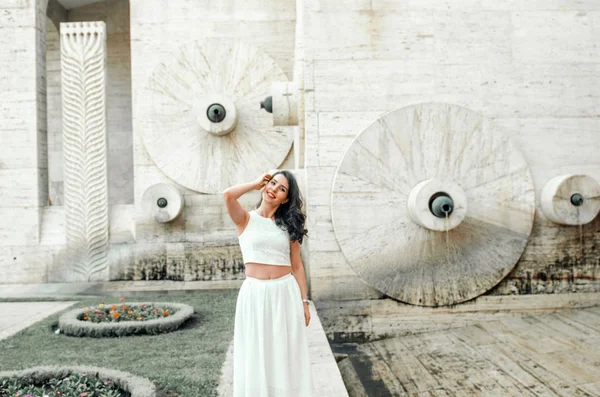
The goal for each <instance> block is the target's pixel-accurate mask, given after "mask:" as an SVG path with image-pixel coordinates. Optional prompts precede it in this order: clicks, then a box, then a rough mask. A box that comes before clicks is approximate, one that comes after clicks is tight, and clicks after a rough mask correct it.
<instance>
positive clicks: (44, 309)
mask: <svg viewBox="0 0 600 397" xmlns="http://www.w3.org/2000/svg"><path fill="white" fill-rule="evenodd" d="M74 303H75V302H0V313H2V316H0V340H2V339H6V338H8V337H9V336H11V335H14V334H16V333H17V332H19V331H20V330H22V329H24V328H27V327H29V326H31V325H33V324H35V323H37V322H38V321H40V320H42V319H44V318H46V317H48V316H50V315H52V314H54V313H56V312H59V311H61V310H64V309H67V308H68V307H70V306H72V305H73V304H74Z"/></svg>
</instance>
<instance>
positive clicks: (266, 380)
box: [223, 170, 312, 397]
mask: <svg viewBox="0 0 600 397" xmlns="http://www.w3.org/2000/svg"><path fill="white" fill-rule="evenodd" d="M263 187H264V190H263V191H262V197H261V200H260V201H259V203H258V205H257V206H256V208H255V209H253V210H252V211H250V212H247V211H246V210H245V209H244V208H242V206H241V205H240V204H239V203H238V201H237V200H238V198H239V197H240V196H242V195H243V194H244V193H247V192H248V191H250V190H260V189H262V188H263ZM223 197H224V200H225V204H226V206H227V211H228V212H229V216H230V217H231V219H232V220H233V222H234V223H235V224H236V225H237V233H238V240H239V243H240V247H241V250H242V257H243V260H244V264H245V268H246V271H245V273H246V279H245V280H244V282H243V283H242V286H241V288H240V292H239V295H238V298H237V303H236V311H235V328H234V338H233V396H234V397H312V394H311V390H312V375H311V366H310V358H309V353H308V339H307V335H306V327H307V326H308V324H309V322H310V312H309V309H308V298H307V289H306V275H305V272H304V265H303V264H302V260H301V259H300V244H301V243H302V240H303V237H304V235H307V230H306V229H304V223H305V220H306V216H305V215H304V214H303V213H302V202H303V201H302V198H301V194H300V190H299V189H298V183H297V182H296V179H295V178H294V175H293V174H292V173H290V172H288V171H285V170H284V171H277V172H275V173H273V175H270V174H268V173H266V174H263V175H262V176H261V177H259V178H258V179H257V180H255V181H253V182H249V183H244V184H241V185H235V186H232V187H230V188H228V189H226V190H225V191H224V192H223Z"/></svg>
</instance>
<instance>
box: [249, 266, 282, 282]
mask: <svg viewBox="0 0 600 397" xmlns="http://www.w3.org/2000/svg"><path fill="white" fill-rule="evenodd" d="M245 266H246V276H249V277H254V278H259V279H261V280H272V279H274V278H279V277H283V276H285V275H286V274H288V273H291V272H292V267H291V266H277V265H267V264H264V263H254V262H248V263H246V265H245Z"/></svg>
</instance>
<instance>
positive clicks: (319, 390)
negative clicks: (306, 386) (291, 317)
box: [218, 302, 348, 397]
mask: <svg viewBox="0 0 600 397" xmlns="http://www.w3.org/2000/svg"><path fill="white" fill-rule="evenodd" d="M309 306H310V323H309V325H308V329H307V331H308V349H309V351H310V361H311V365H312V377H313V395H314V396H319V397H324V396H328V397H348V392H347V391H346V387H345V386H344V381H343V380H342V376H341V374H340V370H339V368H338V365H337V363H336V361H335V358H334V357H333V353H332V352H331V348H330V347H329V342H328V341H327V337H326V336H325V331H324V330H323V326H322V325H321V320H320V319H319V316H318V314H317V310H316V308H315V305H314V304H313V303H312V302H310V305H309ZM232 384H233V341H232V342H231V343H230V344H229V349H228V351H227V359H226V361H225V363H224V364H223V368H222V373H221V379H220V380H219V388H218V392H219V397H231V396H233V390H232Z"/></svg>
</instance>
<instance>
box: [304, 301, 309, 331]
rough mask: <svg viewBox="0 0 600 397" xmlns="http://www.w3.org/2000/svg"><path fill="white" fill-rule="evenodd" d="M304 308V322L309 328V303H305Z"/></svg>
mask: <svg viewBox="0 0 600 397" xmlns="http://www.w3.org/2000/svg"><path fill="white" fill-rule="evenodd" d="M303 306H304V322H305V323H306V326H307V327H308V323H310V310H309V309H308V303H303Z"/></svg>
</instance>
